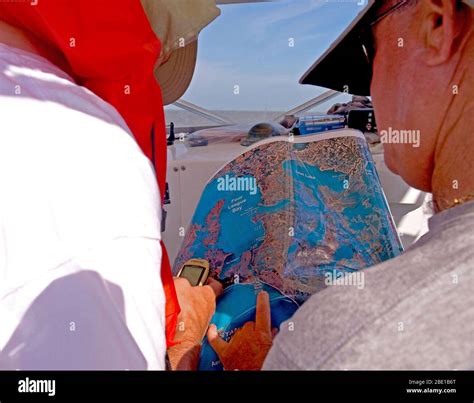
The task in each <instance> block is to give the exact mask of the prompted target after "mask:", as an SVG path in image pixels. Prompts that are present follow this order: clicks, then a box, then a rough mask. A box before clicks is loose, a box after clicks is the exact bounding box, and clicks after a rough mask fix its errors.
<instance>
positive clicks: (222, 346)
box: [207, 324, 228, 358]
mask: <svg viewBox="0 0 474 403" xmlns="http://www.w3.org/2000/svg"><path fill="white" fill-rule="evenodd" d="M207 340H208V341H209V344H210V345H211V347H212V348H213V349H214V351H215V352H216V353H217V355H218V356H219V358H222V354H223V353H224V352H225V350H226V349H227V345H228V343H227V342H226V341H225V340H224V339H223V338H222V337H221V336H220V335H219V332H218V331H217V327H216V325H214V324H211V325H210V326H209V329H208V330H207Z"/></svg>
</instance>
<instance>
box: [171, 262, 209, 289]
mask: <svg viewBox="0 0 474 403" xmlns="http://www.w3.org/2000/svg"><path fill="white" fill-rule="evenodd" d="M178 277H183V278H185V279H187V280H188V281H189V282H190V283H191V285H192V286H193V287H195V286H201V285H204V284H206V281H207V278H208V277H209V262H208V261H207V260H205V259H190V260H188V261H187V262H186V263H184V264H183V267H181V270H180V271H179V272H178Z"/></svg>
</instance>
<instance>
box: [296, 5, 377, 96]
mask: <svg viewBox="0 0 474 403" xmlns="http://www.w3.org/2000/svg"><path fill="white" fill-rule="evenodd" d="M374 4H375V0H369V1H368V2H367V4H366V5H365V7H364V8H363V9H362V10H361V12H360V13H359V14H358V15H357V17H356V18H355V19H354V20H353V21H352V23H351V24H350V25H349V27H348V28H347V29H346V30H345V31H344V32H343V33H342V34H341V35H340V36H339V37H338V38H337V39H336V41H335V42H334V43H333V44H332V45H331V46H330V47H329V49H328V50H327V51H326V52H325V53H324V54H323V55H322V56H321V57H320V58H319V59H318V60H317V61H316V62H315V63H314V64H313V65H312V66H311V67H310V68H309V69H308V71H307V72H306V73H305V74H304V75H303V77H301V79H300V81H299V82H300V84H310V85H317V86H320V87H326V88H330V89H332V90H335V91H339V92H347V93H349V94H353V95H365V96H368V95H370V82H371V79H372V70H371V67H370V65H369V64H368V63H367V58H366V55H365V54H364V51H363V48H362V43H361V41H360V38H359V32H360V29H361V28H362V26H363V24H364V23H365V22H366V21H367V14H368V13H369V11H370V10H371V9H372V7H373V6H374Z"/></svg>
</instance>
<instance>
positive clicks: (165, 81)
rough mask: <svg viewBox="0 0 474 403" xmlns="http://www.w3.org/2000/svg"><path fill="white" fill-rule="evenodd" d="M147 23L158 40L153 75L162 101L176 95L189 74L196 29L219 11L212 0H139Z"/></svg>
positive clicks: (188, 81)
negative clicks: (157, 53)
mask: <svg viewBox="0 0 474 403" xmlns="http://www.w3.org/2000/svg"><path fill="white" fill-rule="evenodd" d="M141 3H142V6H143V9H144V10H145V13H146V15H147V17H148V20H149V22H150V26H151V28H152V29H153V31H154V32H155V34H156V35H157V36H158V38H160V41H161V54H160V57H159V59H158V60H157V62H156V65H155V77H156V80H157V81H158V83H159V84H160V87H161V93H162V97H163V104H164V105H169V104H172V103H173V102H175V101H177V100H178V99H180V98H181V97H182V96H183V95H184V93H185V92H186V90H187V89H188V87H189V85H190V84H191V80H192V78H193V74H194V69H195V67H196V59H197V49H198V45H197V39H198V35H199V33H200V32H201V31H202V29H203V28H205V27H206V26H207V25H209V24H210V23H211V22H212V21H213V20H215V19H216V18H217V17H218V16H219V15H220V9H219V8H218V7H217V6H216V0H141Z"/></svg>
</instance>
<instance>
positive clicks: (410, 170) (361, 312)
mask: <svg viewBox="0 0 474 403" xmlns="http://www.w3.org/2000/svg"><path fill="white" fill-rule="evenodd" d="M334 6H335V7H337V5H334ZM472 6H473V2H472V1H459V0H387V1H373V0H372V1H369V2H368V3H367V2H364V5H363V8H362V10H361V12H360V14H359V15H358V16H357V17H356V18H355V19H354V21H353V22H352V23H351V24H350V26H349V27H348V28H347V29H346V30H345V31H344V33H343V34H342V35H341V36H340V37H339V39H337V40H336V42H335V43H334V44H333V45H332V46H331V47H330V48H329V50H328V51H327V52H325V53H324V54H323V55H322V56H321V58H320V59H319V60H318V61H317V62H316V63H315V64H314V65H313V66H312V67H311V69H310V70H308V72H307V73H306V74H305V75H304V77H303V78H302V80H301V82H302V83H303V84H312V85H318V86H322V87H327V88H332V89H335V90H338V91H347V92H349V93H352V94H356V95H371V96H372V100H373V104H374V107H375V114H376V119H377V125H378V128H379V131H380V134H381V140H382V143H384V149H385V160H386V163H387V165H388V166H389V167H390V169H391V170H392V171H394V172H395V173H397V174H399V175H400V176H401V177H402V178H403V179H404V180H405V181H406V182H407V183H409V184H410V185H411V186H414V187H416V188H418V189H421V190H423V191H426V192H431V193H432V194H433V199H434V210H435V213H436V214H435V215H434V216H433V217H432V218H431V219H430V221H429V229H430V231H429V232H428V233H427V234H426V235H425V236H424V237H423V238H421V239H420V240H419V241H418V242H417V243H416V244H415V245H414V246H412V247H411V248H410V249H408V250H407V251H405V253H404V254H403V255H402V256H400V257H397V258H394V259H392V260H390V261H387V262H384V263H382V264H379V265H377V266H375V267H372V268H369V269H367V270H365V271H363V272H362V273H363V274H364V279H365V280H364V287H363V288H362V289H358V288H357V287H354V286H336V285H335V286H331V287H329V288H327V289H325V290H323V291H322V292H320V293H318V294H316V295H314V296H313V297H311V298H310V299H309V300H308V301H307V302H306V303H305V304H304V305H303V306H302V307H301V308H300V309H299V310H298V311H297V312H296V314H295V315H294V316H293V317H292V318H291V319H290V320H289V321H288V322H286V323H283V324H282V325H281V327H280V333H279V334H278V336H277V337H276V339H275V341H274V342H273V347H271V345H272V337H271V329H270V312H269V311H270V308H269V306H268V303H269V301H268V296H265V295H264V296H263V297H262V296H259V300H258V302H259V304H258V305H257V318H256V320H255V323H249V324H247V325H246V326H244V327H243V328H242V329H241V330H239V331H238V332H236V333H235V334H234V336H233V338H232V339H231V341H230V343H227V342H226V341H224V340H223V339H221V338H220V336H219V335H218V333H217V329H216V328H215V326H211V327H210V329H209V332H208V337H209V340H210V342H211V345H212V346H213V347H214V349H215V350H216V351H217V353H218V354H219V356H220V358H221V361H222V362H223V364H224V367H225V368H226V369H259V368H261V367H262V365H263V368H264V369H340V370H342V369H472V368H473V365H474V339H473V334H474V293H473V287H474V270H473V268H474V230H473V228H474V162H473V161H474V160H473V157H472V156H473V155H474V133H473V127H474V100H473V94H474V69H473V65H474V11H473V9H472ZM315 29H317V27H315ZM402 131H404V133H407V132H408V131H411V133H413V131H415V132H416V133H419V139H417V138H416V137H415V136H412V137H410V136H401V135H400V133H401V132H402ZM397 133H398V134H397ZM408 133H410V132H408ZM410 140H412V141H410ZM417 140H419V141H417ZM262 351H263V352H262ZM267 352H269V353H268V355H267Z"/></svg>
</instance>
